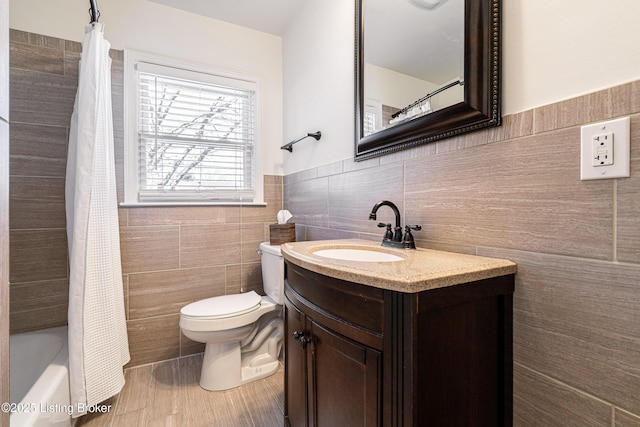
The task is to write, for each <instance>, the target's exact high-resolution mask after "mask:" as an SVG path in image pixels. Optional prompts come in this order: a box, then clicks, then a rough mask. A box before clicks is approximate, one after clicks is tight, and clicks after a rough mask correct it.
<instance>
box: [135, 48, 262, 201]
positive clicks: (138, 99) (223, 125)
mask: <svg viewBox="0 0 640 427" xmlns="http://www.w3.org/2000/svg"><path fill="white" fill-rule="evenodd" d="M125 70H126V73H127V80H126V81H125V99H126V101H125V126H126V134H125V169H126V171H125V204H145V203H147V204H163V203H167V204H233V203H261V202H262V175H261V174H260V165H259V163H260V162H259V161H257V159H259V157H258V156H257V154H256V152H257V151H258V150H257V148H258V147H257V144H256V140H257V136H258V135H259V123H258V117H259V112H258V111H257V109H258V105H259V103H258V95H259V93H258V82H257V81H256V80H255V79H251V78H247V77H246V76H239V75H230V74H229V73H221V72H220V71H218V70H211V69H207V68H203V67H201V66H191V65H187V64H183V63H178V62H176V61H174V60H170V59H166V58H160V57H157V56H155V55H149V54H144V53H141V52H134V51H126V52H125Z"/></svg>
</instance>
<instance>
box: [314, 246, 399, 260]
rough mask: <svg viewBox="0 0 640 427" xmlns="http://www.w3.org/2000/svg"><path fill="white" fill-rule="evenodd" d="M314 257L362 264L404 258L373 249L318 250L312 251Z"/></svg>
mask: <svg viewBox="0 0 640 427" xmlns="http://www.w3.org/2000/svg"><path fill="white" fill-rule="evenodd" d="M313 254H314V255H319V256H322V257H325V258H333V259H340V260H343V261H363V262H393V261H402V260H403V259H404V258H403V257H401V256H398V255H394V254H390V253H388V252H381V251H377V250H375V249H359V248H345V249H320V250H317V251H313Z"/></svg>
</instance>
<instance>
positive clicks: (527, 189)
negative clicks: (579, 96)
mask: <svg viewBox="0 0 640 427" xmlns="http://www.w3.org/2000/svg"><path fill="white" fill-rule="evenodd" d="M578 141H579V128H571V129H567V130H563V131H559V132H554V133H548V134H546V135H544V136H534V137H527V138H522V139H516V140H510V141H506V142H500V143H494V144H488V145H486V146H483V147H481V149H479V147H476V148H474V149H470V150H463V151H458V152H452V153H446V154H442V155H438V156H435V157H429V158H425V159H423V160H420V161H418V160H414V161H409V162H406V164H405V193H404V194H405V209H406V218H407V221H409V223H411V224H414V223H417V224H421V225H422V226H423V227H424V228H423V231H421V232H419V233H416V234H417V235H418V236H419V238H421V239H428V240H432V241H439V242H449V243H456V244H472V245H484V246H495V247H507V248H516V249H526V250H529V251H540V252H549V253H559V254H567V255H576V256H581V255H583V254H588V256H590V257H592V258H600V259H611V258H612V245H613V215H612V212H613V193H612V191H611V189H612V183H611V181H609V180H602V181H580V176H579V173H580V172H579V145H580V144H579V143H578ZM540 158H544V159H546V160H545V161H544V162H540V161H539V159H540ZM585 212H588V213H589V214H588V215H585ZM584 230H589V233H588V234H587V233H585V232H584Z"/></svg>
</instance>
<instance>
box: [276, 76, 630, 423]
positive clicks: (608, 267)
mask: <svg viewBox="0 0 640 427" xmlns="http://www.w3.org/2000/svg"><path fill="white" fill-rule="evenodd" d="M621 116H630V117H631V138H632V141H631V147H632V148H631V177H630V178H625V179H615V180H599V181H580V126H581V125H583V124H587V123H592V122H597V121H601V120H606V119H609V118H617V117H621ZM345 143H351V141H345ZM384 199H386V200H391V201H393V202H394V203H396V204H397V205H398V207H399V208H400V210H401V212H402V219H403V223H405V224H420V225H422V227H423V229H422V231H418V232H415V233H414V236H415V237H416V239H417V244H418V246H422V247H430V248H435V249H441V250H449V251H455V252H464V253H471V254H478V255H484V256H491V257H499V258H507V259H511V260H513V261H515V262H516V263H517V264H518V274H517V275H516V292H515V295H514V361H515V366H514V417H515V418H514V424H515V425H517V426H530V425H540V426H545V427H548V426H562V427H569V426H576V427H578V426H580V427H582V426H613V425H615V426H627V427H638V426H640V393H639V391H640V81H636V82H632V83H628V84H624V85H621V86H618V87H614V88H611V89H608V90H602V91H599V92H596V93H593V94H589V95H585V96H580V97H578V98H575V99H570V100H566V101H563V102H558V103H556V104H552V105H548V106H544V107H540V108H536V109H533V110H530V111H524V112H522V113H519V114H514V115H511V116H507V117H505V118H504V124H503V125H502V126H501V127H499V128H494V129H491V130H485V131H481V132H476V133H472V134H469V135H465V136H460V137H456V138H450V139H446V140H443V141H438V142H436V143H433V144H429V145H426V146H421V147H417V148H415V149H412V150H408V151H403V152H400V153H396V154H391V155H387V156H385V157H380V158H376V159H372V160H367V161H364V162H360V163H354V162H353V160H346V161H344V162H338V163H334V164H330V165H326V166H322V167H318V168H314V169H310V170H306V171H302V172H299V173H296V174H291V175H288V176H286V177H285V179H284V204H285V207H286V208H287V209H289V210H290V211H291V212H292V213H293V214H294V219H295V222H296V224H297V227H298V229H297V231H296V234H297V236H298V239H306V240H317V239H326V238H347V237H359V238H364V239H372V240H379V239H381V237H382V234H383V233H382V232H381V231H380V229H378V228H377V227H376V224H375V223H377V222H378V221H369V220H368V216H369V212H371V208H372V207H373V205H374V204H375V202H377V201H378V200H384ZM383 211H384V212H383ZM378 220H380V221H382V222H386V223H388V222H392V221H393V215H392V213H391V210H390V209H387V208H382V209H380V210H379V211H378Z"/></svg>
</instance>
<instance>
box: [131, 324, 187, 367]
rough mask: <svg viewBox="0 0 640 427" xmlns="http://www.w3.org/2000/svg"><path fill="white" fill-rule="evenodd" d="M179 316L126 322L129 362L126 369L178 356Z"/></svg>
mask: <svg viewBox="0 0 640 427" xmlns="http://www.w3.org/2000/svg"><path fill="white" fill-rule="evenodd" d="M179 321H180V315H179V314H172V315H169V316H160V317H148V318H144V319H140V320H130V321H128V322H127V331H128V334H129V352H130V354H131V361H130V362H129V363H128V364H127V367H131V366H137V365H143V364H145V363H151V362H155V361H158V360H168V359H173V358H175V357H178V356H180V326H179Z"/></svg>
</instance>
